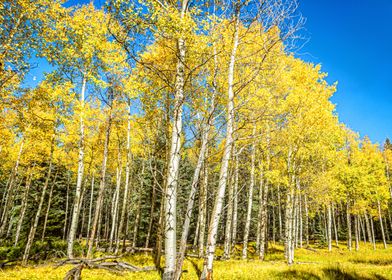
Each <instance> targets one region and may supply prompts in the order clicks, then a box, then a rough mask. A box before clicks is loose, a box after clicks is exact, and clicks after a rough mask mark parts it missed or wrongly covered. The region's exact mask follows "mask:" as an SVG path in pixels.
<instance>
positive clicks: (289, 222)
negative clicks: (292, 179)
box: [285, 186, 295, 265]
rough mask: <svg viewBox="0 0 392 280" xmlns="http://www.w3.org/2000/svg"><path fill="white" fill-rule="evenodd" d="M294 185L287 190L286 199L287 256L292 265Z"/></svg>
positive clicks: (288, 262)
mask: <svg viewBox="0 0 392 280" xmlns="http://www.w3.org/2000/svg"><path fill="white" fill-rule="evenodd" d="M294 195H295V192H294V187H293V186H291V187H289V190H288V191H287V200H286V214H285V257H286V261H287V264H289V265H291V264H293V262H294V254H293V252H292V250H293V247H294V246H293V243H294V240H293V224H294V217H293V213H294V209H293V208H294Z"/></svg>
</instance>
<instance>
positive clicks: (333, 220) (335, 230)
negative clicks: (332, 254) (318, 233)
mask: <svg viewBox="0 0 392 280" xmlns="http://www.w3.org/2000/svg"><path fill="white" fill-rule="evenodd" d="M331 207H332V223H333V232H334V234H335V244H336V246H337V247H339V238H338V229H337V226H336V216H335V207H334V205H333V204H332V205H331Z"/></svg>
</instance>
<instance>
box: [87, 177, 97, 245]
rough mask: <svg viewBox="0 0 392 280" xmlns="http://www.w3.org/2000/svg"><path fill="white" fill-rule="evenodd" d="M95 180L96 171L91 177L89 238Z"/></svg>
mask: <svg viewBox="0 0 392 280" xmlns="http://www.w3.org/2000/svg"><path fill="white" fill-rule="evenodd" d="M94 181H95V177H94V173H93V176H92V178H91V190H90V205H89V208H88V221H87V236H86V237H87V238H89V236H90V226H91V215H92V213H93V200H94Z"/></svg>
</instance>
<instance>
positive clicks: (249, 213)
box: [242, 124, 256, 259]
mask: <svg viewBox="0 0 392 280" xmlns="http://www.w3.org/2000/svg"><path fill="white" fill-rule="evenodd" d="M255 136H256V124H253V133H252V137H253V144H252V154H251V163H250V185H249V195H248V209H247V212H246V221H245V229H244V243H243V244H244V245H243V248H242V259H246V258H247V257H248V239H249V231H250V223H251V218H252V205H253V189H254V186H255V159H256V139H255Z"/></svg>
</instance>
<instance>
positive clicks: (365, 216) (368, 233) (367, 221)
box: [363, 211, 373, 245]
mask: <svg viewBox="0 0 392 280" xmlns="http://www.w3.org/2000/svg"><path fill="white" fill-rule="evenodd" d="M363 217H364V219H365V226H366V232H367V236H368V240H369V242H370V243H371V244H372V245H373V237H372V229H371V228H370V223H369V218H368V215H367V214H366V211H365V212H364V216H363Z"/></svg>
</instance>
